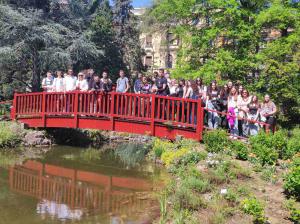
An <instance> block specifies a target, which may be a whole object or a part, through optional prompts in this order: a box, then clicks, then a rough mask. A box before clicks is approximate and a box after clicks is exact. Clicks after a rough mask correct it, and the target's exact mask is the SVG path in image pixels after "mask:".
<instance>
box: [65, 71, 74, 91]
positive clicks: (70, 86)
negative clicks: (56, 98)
mask: <svg viewBox="0 0 300 224" xmlns="http://www.w3.org/2000/svg"><path fill="white" fill-rule="evenodd" d="M76 81H77V78H76V77H75V76H70V75H67V76H66V77H65V88H66V91H67V92H69V91H74V90H76Z"/></svg>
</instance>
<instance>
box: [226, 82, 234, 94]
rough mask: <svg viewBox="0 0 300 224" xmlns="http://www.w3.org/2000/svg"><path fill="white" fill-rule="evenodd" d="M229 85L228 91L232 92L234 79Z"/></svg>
mask: <svg viewBox="0 0 300 224" xmlns="http://www.w3.org/2000/svg"><path fill="white" fill-rule="evenodd" d="M227 86H228V92H230V91H231V89H232V87H233V83H232V81H228V83H227Z"/></svg>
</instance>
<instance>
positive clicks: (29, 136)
mask: <svg viewBox="0 0 300 224" xmlns="http://www.w3.org/2000/svg"><path fill="white" fill-rule="evenodd" d="M23 142H24V145H25V146H49V145H51V144H52V141H51V140H50V139H48V138H47V137H46V135H45V132H44V131H29V132H27V133H26V134H25V136H24V139H23Z"/></svg>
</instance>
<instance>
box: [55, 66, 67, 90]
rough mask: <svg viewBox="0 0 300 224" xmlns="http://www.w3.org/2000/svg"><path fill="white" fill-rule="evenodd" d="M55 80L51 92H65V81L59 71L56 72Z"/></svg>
mask: <svg viewBox="0 0 300 224" xmlns="http://www.w3.org/2000/svg"><path fill="white" fill-rule="evenodd" d="M56 76H57V77H56V78H54V81H53V85H52V90H53V91H54V92H64V91H65V81H64V77H63V74H62V72H61V71H57V72H56Z"/></svg>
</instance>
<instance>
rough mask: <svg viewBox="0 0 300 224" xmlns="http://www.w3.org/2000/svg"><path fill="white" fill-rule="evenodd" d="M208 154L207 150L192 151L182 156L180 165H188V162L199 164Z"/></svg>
mask: <svg viewBox="0 0 300 224" xmlns="http://www.w3.org/2000/svg"><path fill="white" fill-rule="evenodd" d="M206 156H207V153H206V152H196V151H191V152H189V153H187V154H186V155H184V156H183V157H181V158H180V160H179V162H178V163H179V164H180V165H188V164H197V163H198V162H200V161H201V160H204V159H205V158H206Z"/></svg>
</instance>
